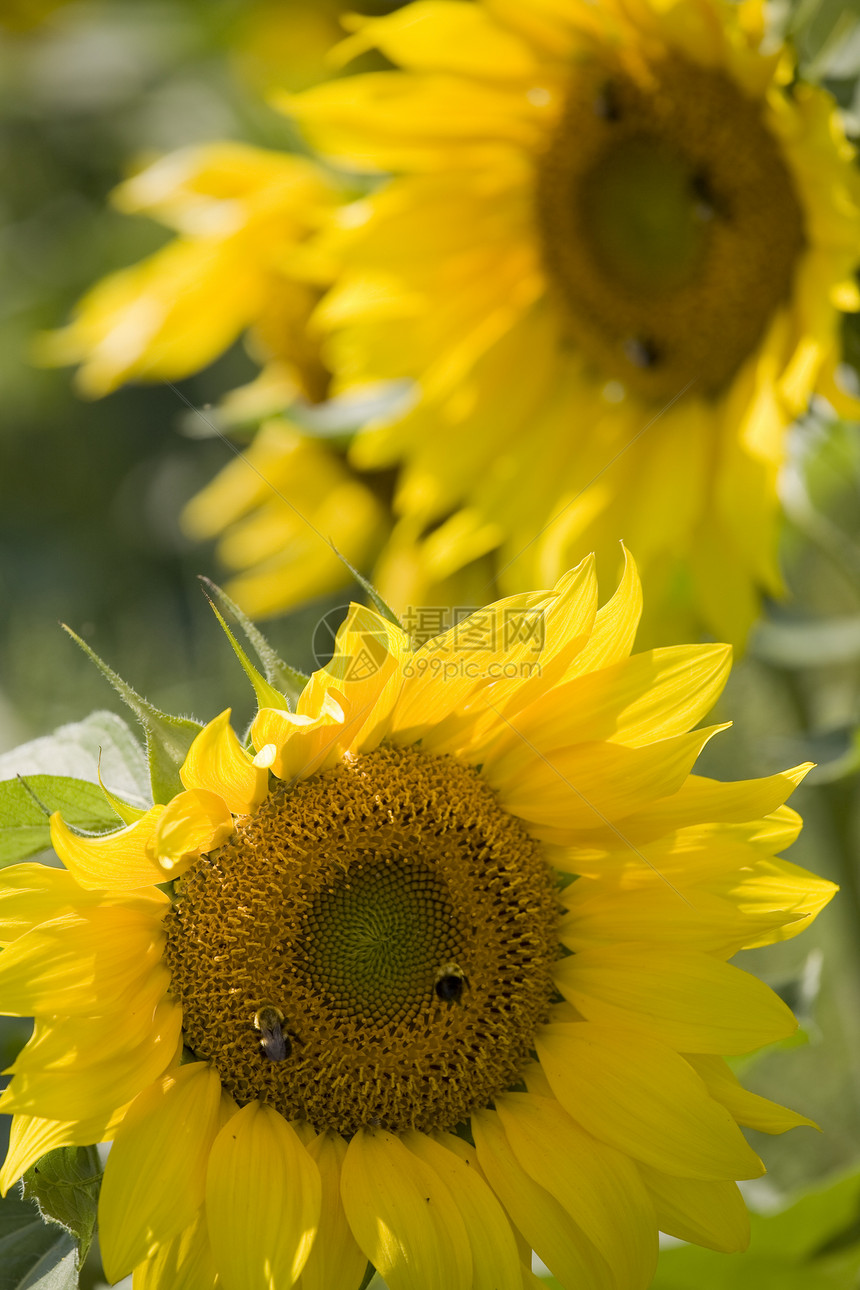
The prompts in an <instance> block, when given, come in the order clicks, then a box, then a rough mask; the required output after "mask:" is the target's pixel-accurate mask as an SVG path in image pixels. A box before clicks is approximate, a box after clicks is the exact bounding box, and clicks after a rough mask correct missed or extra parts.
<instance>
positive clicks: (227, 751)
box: [179, 708, 269, 815]
mask: <svg viewBox="0 0 860 1290" xmlns="http://www.w3.org/2000/svg"><path fill="white" fill-rule="evenodd" d="M179 775H180V778H181V779H182V783H183V784H184V785H185V787H186V788H202V789H206V790H208V791H209V792H211V793H214V794H216V795H217V796H218V797H220V798H221V799H222V800H223V802H224V804H225V806H226V807H227V809H228V810H229V811H231V812H232V813H233V815H249V814H250V813H251V811H254V810H256V809H257V807H258V806H259V805H260V803H261V802H262V800H263V798H264V797H265V796H266V793H267V791H268V784H269V776H268V772H267V771H266V770H265V769H264V768H262V767H258V766H255V765H254V762H253V761H252V760H251V758H250V757H249V756H248V754H247V753H246V752H245V750H244V748H243V747H242V745H241V744H240V743H239V740H238V739H237V738H236V735H235V734H234V732H233V728H232V727H231V725H230V709H229V708H227V709H226V710H225V711H224V712H222V713H221V714H220V716H217V717H215V719H214V720H213V721H210V722H209V724H208V725H207V726H204V727H203V729H202V730H201V731H200V734H199V735H198V736H197V738H196V739H195V740H194V742H193V744H192V745H191V747H190V748H189V750H188V756H187V757H186V758H185V761H184V763H183V765H182V769H181V770H180V772H179Z"/></svg>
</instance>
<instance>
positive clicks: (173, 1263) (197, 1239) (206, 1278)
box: [132, 1209, 218, 1290]
mask: <svg viewBox="0 0 860 1290" xmlns="http://www.w3.org/2000/svg"><path fill="white" fill-rule="evenodd" d="M217 1276H218V1274H217V1272H216V1270H215V1260H214V1259H213V1258H212V1249H211V1246H210V1244H209V1233H208V1230H207V1227H206V1214H205V1212H204V1211H203V1210H202V1209H200V1210H198V1212H197V1214H196V1215H195V1218H194V1222H193V1223H191V1224H190V1226H188V1227H186V1228H185V1230H184V1231H182V1232H180V1233H179V1235H178V1236H173V1237H171V1239H170V1240H169V1241H160V1242H159V1244H158V1248H157V1249H156V1251H155V1253H154V1254H153V1255H152V1257H151V1258H149V1259H146V1260H145V1262H143V1263H140V1264H139V1265H138V1266H137V1267H136V1268H135V1270H134V1280H133V1282H132V1290H215V1287H216V1284H217Z"/></svg>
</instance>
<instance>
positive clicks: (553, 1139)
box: [496, 1093, 657, 1290]
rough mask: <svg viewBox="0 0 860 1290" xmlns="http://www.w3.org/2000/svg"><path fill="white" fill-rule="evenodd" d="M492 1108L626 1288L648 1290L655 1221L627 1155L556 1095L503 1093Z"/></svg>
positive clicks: (524, 1159) (525, 1161)
mask: <svg viewBox="0 0 860 1290" xmlns="http://www.w3.org/2000/svg"><path fill="white" fill-rule="evenodd" d="M496 1110H497V1111H498V1113H499V1118H500V1120H501V1122H502V1125H503V1127H504V1130H505V1136H506V1137H507V1139H508V1142H509V1143H510V1144H511V1147H512V1148H513V1151H514V1155H515V1156H516V1157H517V1159H518V1161H519V1163H520V1164H521V1165H522V1167H523V1168H524V1169H525V1171H526V1173H528V1174H529V1175H530V1176H531V1177H532V1178H533V1179H534V1180H535V1182H539V1183H541V1184H542V1185H543V1186H545V1187H546V1189H547V1191H549V1192H550V1193H551V1194H552V1195H553V1196H555V1198H556V1200H557V1201H558V1202H559V1203H560V1204H561V1205H562V1206H563V1207H564V1209H565V1210H567V1212H568V1213H569V1214H570V1215H571V1217H573V1218H575V1220H576V1222H577V1223H578V1225H579V1226H580V1227H581V1228H582V1230H583V1231H584V1232H585V1234H586V1236H587V1237H588V1238H589V1239H590V1240H591V1241H592V1242H593V1243H594V1245H595V1246H596V1248H597V1249H598V1250H599V1252H600V1253H601V1254H602V1255H603V1257H604V1259H605V1260H606V1262H607V1263H608V1264H609V1266H610V1268H611V1269H612V1271H613V1273H614V1274H615V1276H616V1277H617V1279H618V1284H619V1286H625V1287H628V1288H629V1290H647V1287H648V1286H649V1285H650V1284H651V1280H652V1278H653V1276H654V1269H655V1268H656V1266H657V1224H656V1220H655V1217H654V1211H653V1208H652V1206H651V1203H650V1201H649V1199H648V1196H647V1193H646V1191H645V1188H644V1187H643V1185H642V1182H641V1180H640V1178H639V1175H638V1173H637V1171H636V1166H635V1165H634V1164H633V1162H632V1161H631V1160H630V1159H629V1157H628V1156H626V1155H623V1154H622V1153H621V1152H620V1151H615V1150H613V1148H612V1147H608V1146H607V1145H606V1144H605V1143H603V1142H598V1141H597V1140H596V1139H594V1138H592V1137H591V1135H590V1134H588V1133H586V1132H585V1130H584V1129H581V1128H580V1127H579V1125H577V1124H575V1123H574V1121H573V1120H571V1118H570V1117H569V1116H568V1115H567V1114H566V1113H565V1112H564V1110H563V1109H562V1108H561V1106H560V1105H559V1103H558V1102H557V1101H556V1100H555V1098H544V1097H534V1096H533V1095H532V1094H530V1093H507V1094H503V1095H502V1096H501V1097H498V1098H496Z"/></svg>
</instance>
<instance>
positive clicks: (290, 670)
mask: <svg viewBox="0 0 860 1290" xmlns="http://www.w3.org/2000/svg"><path fill="white" fill-rule="evenodd" d="M200 581H201V582H202V583H203V585H204V587H205V588H206V594H207V598H208V600H209V603H210V605H212V608H213V609H215V605H214V604H213V599H214V600H217V602H218V604H219V605H220V606H221V608H222V609H223V610H224V611H225V612H226V613H228V614H229V615H230V616H231V618H234V619H235V620H236V622H237V623H238V624H239V626H240V627H241V628H242V631H243V632H244V633H245V635H246V636H247V638H248V640H249V642H250V644H251V646H252V648H253V650H254V653H255V654H256V655H257V658H258V659H259V660H260V662H261V664H262V665H263V672H264V674H265V679H266V681H267V682H268V683H269V685H270V686H272V687H273V688H274V690H275V692H276V693H278V694H280V696H281V698H282V699H286V700H287V706H288V707H295V705H296V703H297V701H298V697H299V695H300V694H301V692H302V690H303V689H304V688H305V682H306V681H307V679H308V678H307V676H306V674H305V673H304V672H300V671H299V670H298V669H297V668H294V667H290V665H289V663H285V662H284V660H283V659H282V658H281V656H280V655H279V654H278V653H277V651H276V650H274V649H273V648H272V646H271V645H270V644H269V642H268V641H267V640H266V638H265V636H264V635H263V633H262V632H261V631H260V629H259V627H257V626H256V624H255V623H252V622H251V620H250V618H249V617H248V615H247V614H244V613H243V612H242V610H241V609H240V608H239V606H238V605H237V604H236V603H235V601H233V600H231V599H230V597H229V596H228V595H227V593H226V591H223V590H222V589H221V588H220V587H219V586H217V584H216V583H214V582H211V581H210V579H209V578H201V579H200ZM209 593H211V594H209ZM216 613H217V610H216ZM217 616H218V621H219V622H220V624H221V626H222V627H223V628H224V630H225V631H226V632H227V635H228V637H229V638H230V643H231V645H232V646H233V648H234V650H236V653H237V655H238V657H239V660H240V662H242V660H243V659H245V660H246V661H247V656H246V655H245V654H244V652H243V651H241V650H240V649H239V646H238V645H237V643H236V641H235V638H234V637H233V635H232V634H231V632H229V631H228V629H227V627H226V624H225V622H224V619H223V618H222V617H221V615H220V614H218V615H217ZM242 666H243V667H244V668H245V671H246V672H247V674H248V677H249V678H250V680H251V683H252V685H254V690H255V691H257V686H256V684H255V682H254V679H253V677H252V676H251V673H250V672H248V667H246V666H245V662H242ZM248 666H252V665H251V664H250V662H248ZM253 670H254V671H255V672H257V669H256V668H254V669H253ZM257 675H258V676H259V675H260V674H259V672H257ZM257 693H258V697H259V692H257ZM261 706H266V707H272V706H273V705H272V704H271V703H270V702H267V703H266V704H265V705H263V704H261ZM277 706H279V707H281V706H283V705H282V704H278V705H277Z"/></svg>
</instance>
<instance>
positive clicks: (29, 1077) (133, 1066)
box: [0, 999, 182, 1120]
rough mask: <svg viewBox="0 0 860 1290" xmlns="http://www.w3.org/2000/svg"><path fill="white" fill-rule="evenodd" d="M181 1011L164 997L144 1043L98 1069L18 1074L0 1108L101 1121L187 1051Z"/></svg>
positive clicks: (86, 1067) (84, 1068)
mask: <svg viewBox="0 0 860 1290" xmlns="http://www.w3.org/2000/svg"><path fill="white" fill-rule="evenodd" d="M181 1039H182V1012H181V1009H180V1007H179V1004H178V1003H177V1002H176V1000H175V999H162V1001H161V1003H159V1004H158V1006H157V1008H156V1009H155V1014H154V1016H153V1018H152V1022H151V1024H150V1026H149V1029H148V1032H147V1033H146V1034H145V1035H144V1037H143V1039H142V1040H141V1041H140V1042H139V1043H138V1044H136V1045H135V1046H134V1047H133V1048H129V1049H128V1050H127V1051H125V1052H123V1053H122V1055H121V1057H120V1056H116V1057H114V1058H113V1059H112V1060H111V1061H110V1062H109V1063H107V1064H104V1063H103V1064H102V1065H101V1066H97V1067H96V1068H95V1069H93V1067H92V1066H90V1065H85V1066H81V1067H78V1066H73V1067H71V1068H70V1069H66V1070H63V1071H57V1072H48V1073H42V1072H40V1071H36V1072H32V1073H31V1072H29V1071H25V1072H23V1073H22V1074H20V1075H15V1076H14V1077H13V1079H12V1083H11V1084H10V1085H9V1087H8V1088H7V1089H6V1091H5V1092H4V1093H3V1095H2V1097H0V1109H2V1110H4V1111H12V1112H15V1113H18V1112H23V1113H24V1114H25V1115H39V1116H45V1117H47V1118H49V1119H52V1120H73V1119H80V1120H85V1119H96V1118H101V1117H107V1116H110V1114H111V1113H112V1112H113V1111H114V1110H116V1108H117V1107H120V1106H125V1105H126V1103H127V1102H130V1101H131V1100H132V1098H134V1097H137V1095H138V1093H139V1092H140V1091H141V1089H143V1088H145V1087H146V1085H147V1084H149V1083H150V1082H151V1081H152V1080H154V1079H157V1078H158V1076H159V1075H161V1073H162V1072H163V1071H164V1070H165V1069H167V1068H168V1067H169V1066H170V1065H171V1064H172V1063H174V1062H176V1061H178V1060H179V1055H180V1053H181V1051H182V1042H181Z"/></svg>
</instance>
